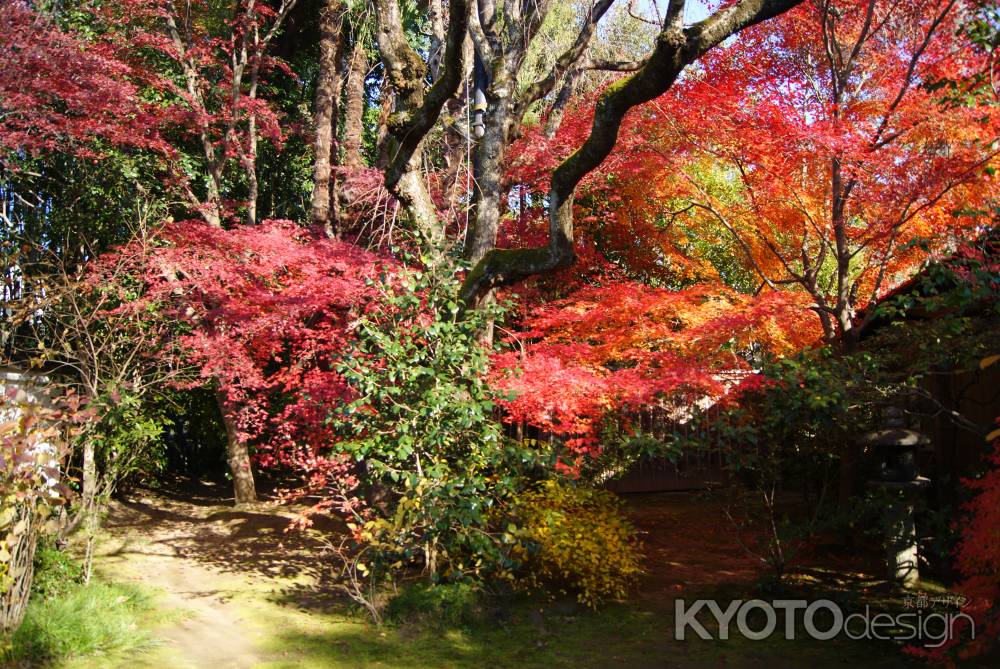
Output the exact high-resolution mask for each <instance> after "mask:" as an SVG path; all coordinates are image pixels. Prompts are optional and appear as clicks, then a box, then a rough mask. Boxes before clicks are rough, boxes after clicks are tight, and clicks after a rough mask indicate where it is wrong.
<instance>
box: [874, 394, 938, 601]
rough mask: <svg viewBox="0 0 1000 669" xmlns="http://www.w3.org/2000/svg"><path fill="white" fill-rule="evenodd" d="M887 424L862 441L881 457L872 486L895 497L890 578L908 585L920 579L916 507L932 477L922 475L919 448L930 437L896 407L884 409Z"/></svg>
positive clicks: (888, 529)
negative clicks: (912, 425) (909, 423)
mask: <svg viewBox="0 0 1000 669" xmlns="http://www.w3.org/2000/svg"><path fill="white" fill-rule="evenodd" d="M883 424H884V427H883V428H882V429H881V430H876V431H875V432H869V433H868V434H866V435H864V436H863V437H862V438H861V444H862V445H863V446H866V447H869V448H871V449H872V450H873V451H874V453H875V456H876V457H877V458H878V460H879V473H878V478H877V479H875V480H872V481H869V482H868V486H869V487H870V488H872V489H880V490H884V491H885V492H886V493H889V496H890V497H891V498H892V500H893V501H892V502H890V504H889V508H888V509H887V515H888V522H887V524H886V550H887V562H888V567H889V578H890V580H894V581H896V582H898V583H900V584H901V585H902V586H903V587H904V588H908V587H912V586H913V585H915V584H916V583H917V581H919V580H920V570H919V566H918V563H917V532H916V527H915V525H914V522H913V507H914V503H915V501H916V499H917V497H918V495H919V493H920V492H921V491H923V490H925V489H926V488H927V487H928V486H929V485H930V479H927V478H924V477H923V476H920V472H919V471H918V469H917V450H918V449H919V448H920V447H921V446H925V445H926V444H928V443H930V440H929V439H928V438H927V436H926V435H923V434H921V433H920V432H917V431H915V430H910V429H907V427H906V423H905V421H904V419H903V412H902V411H901V410H899V409H897V408H895V407H890V408H889V409H887V410H886V411H885V412H884V414H883Z"/></svg>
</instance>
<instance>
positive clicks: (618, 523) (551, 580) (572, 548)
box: [510, 481, 642, 608]
mask: <svg viewBox="0 0 1000 669" xmlns="http://www.w3.org/2000/svg"><path fill="white" fill-rule="evenodd" d="M514 517H515V518H516V522H517V523H518V524H519V525H520V527H515V528H510V529H512V530H513V532H512V534H515V535H516V536H517V537H518V538H519V539H520V543H519V544H518V548H517V549H516V550H515V551H514V553H515V555H516V556H517V557H519V558H520V559H521V560H522V562H523V564H524V566H525V568H526V569H527V570H528V571H527V576H526V579H525V581H524V584H525V585H527V586H528V587H532V588H546V589H549V590H552V589H555V591H556V592H559V593H563V594H570V593H572V594H575V595H576V598H577V600H578V601H579V602H580V603H582V604H586V605H587V606H590V607H592V608H594V607H596V606H597V605H598V604H600V603H601V602H603V601H605V600H608V599H614V600H621V599H624V598H625V597H626V595H627V594H628V590H629V588H630V587H631V586H632V585H633V584H634V583H635V580H636V579H637V578H638V576H639V574H641V573H642V569H641V560H642V555H641V546H640V544H639V541H638V539H637V538H636V532H635V528H633V527H632V524H631V523H629V522H628V520H627V519H626V518H625V517H624V516H623V515H622V513H621V501H620V500H619V499H618V497H617V496H615V495H614V494H613V493H610V492H608V491H605V490H594V489H589V488H580V487H574V486H571V485H568V484H564V483H560V482H558V481H546V482H545V483H543V484H542V485H541V486H540V487H538V488H537V489H535V490H533V491H530V492H527V493H525V494H523V495H521V496H520V497H519V498H518V500H517V502H516V504H515V508H514Z"/></svg>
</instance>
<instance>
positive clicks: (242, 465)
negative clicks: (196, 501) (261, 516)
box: [216, 391, 257, 505]
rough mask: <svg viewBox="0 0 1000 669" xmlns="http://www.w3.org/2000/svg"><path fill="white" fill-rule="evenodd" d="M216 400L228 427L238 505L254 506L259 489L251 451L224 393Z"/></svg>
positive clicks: (228, 454) (227, 433)
mask: <svg viewBox="0 0 1000 669" xmlns="http://www.w3.org/2000/svg"><path fill="white" fill-rule="evenodd" d="M216 399H217V400H218V403H219V412H220V413H221V414H222V423H223V425H225V427H226V455H227V461H228V463H229V473H230V474H231V475H232V477H233V493H234V498H235V500H236V504H237V505H239V504H252V503H253V502H256V501H257V488H256V486H255V485H254V480H253V469H252V468H251V466H250V450H249V449H248V448H247V445H246V442H244V441H243V440H242V439H240V438H239V435H238V434H237V432H236V425H235V424H234V423H233V419H232V417H231V416H230V415H229V412H228V410H227V408H226V399H225V397H224V396H223V394H222V391H217V393H216Z"/></svg>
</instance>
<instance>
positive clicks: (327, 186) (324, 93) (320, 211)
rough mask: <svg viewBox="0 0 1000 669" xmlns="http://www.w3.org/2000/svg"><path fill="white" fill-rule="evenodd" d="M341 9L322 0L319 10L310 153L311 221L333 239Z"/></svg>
mask: <svg viewBox="0 0 1000 669" xmlns="http://www.w3.org/2000/svg"><path fill="white" fill-rule="evenodd" d="M343 17H344V12H343V7H342V5H341V2H340V0H326V2H325V3H324V5H323V8H322V9H321V10H320V41H319V74H318V76H317V81H316V103H315V113H314V118H315V122H316V135H315V138H314V140H313V150H314V152H315V154H316V160H315V165H314V167H313V194H312V221H313V224H314V225H317V226H320V227H322V228H323V229H324V230H325V231H326V232H327V234H328V235H330V236H333V232H334V230H333V221H332V217H331V202H330V194H331V192H332V187H331V185H332V184H331V175H332V171H333V170H332V167H333V164H334V163H335V162H336V155H335V150H336V140H337V120H338V119H337V117H338V115H339V108H340V91H341V86H342V83H343V82H342V80H341V73H340V68H339V67H338V58H337V56H338V52H339V51H340V48H341V37H340V35H341V27H342V24H343Z"/></svg>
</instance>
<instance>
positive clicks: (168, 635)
mask: <svg viewBox="0 0 1000 669" xmlns="http://www.w3.org/2000/svg"><path fill="white" fill-rule="evenodd" d="M225 494H226V488H225V487H224V486H221V485H214V484H203V483H198V484H192V485H187V486H185V487H184V488H180V489H177V490H171V491H156V492H153V491H147V490H141V491H136V492H135V493H134V494H132V495H130V496H128V497H127V498H125V499H124V500H121V501H117V502H115V503H114V504H113V505H112V508H111V510H110V512H109V517H108V521H107V523H106V530H107V534H108V536H107V538H106V540H105V541H103V543H102V545H101V550H100V556H99V559H98V567H99V569H100V570H101V571H102V572H103V573H105V574H106V575H108V576H110V577H113V578H116V579H127V580H134V581H138V582H140V583H142V584H144V585H147V586H151V587H153V588H155V589H157V590H159V591H160V592H161V593H162V598H163V600H164V601H163V604H164V605H165V606H166V607H168V608H170V609H175V610H176V611H177V613H178V617H179V618H180V620H179V621H178V622H176V623H175V624H172V625H170V626H168V627H167V628H165V629H163V630H161V631H159V632H158V633H157V636H158V637H159V638H160V641H161V647H160V648H159V649H158V650H157V651H156V652H155V653H153V654H152V655H151V656H150V657H147V658H145V659H143V660H141V661H139V662H137V663H130V664H129V666H130V667H131V666H149V667H153V666H157V667H169V668H170V669H188V668H198V669H200V668H202V667H204V668H207V669H231V668H232V669H235V668H240V669H243V668H247V667H251V666H253V665H254V664H257V663H260V662H264V661H266V660H268V659H269V658H268V657H266V655H265V654H264V653H262V652H261V651H260V650H259V647H260V646H261V643H262V641H263V640H264V634H265V630H264V629H263V628H262V627H261V623H260V617H259V616H258V615H255V614H254V611H253V610H252V608H253V607H254V606H257V605H259V603H260V601H261V600H263V599H267V600H270V601H275V602H283V603H293V604H295V605H297V606H300V607H302V608H305V607H306V605H307V604H309V603H310V602H309V601H307V600H306V598H305V594H303V593H307V594H313V595H314V594H315V593H317V592H319V589H320V583H321V581H320V579H321V576H322V573H321V570H322V565H323V563H324V561H323V560H322V559H321V557H320V550H321V549H322V544H321V543H320V542H319V541H317V540H315V539H313V538H311V537H310V536H309V535H308V534H304V533H302V532H289V533H286V529H287V527H288V524H289V521H290V520H291V519H292V518H293V517H294V515H295V513H296V512H297V509H296V508H294V507H291V506H278V505H276V504H274V503H269V502H261V503H258V504H255V505H251V506H241V507H238V508H236V507H233V506H232V502H231V500H228V501H227V500H226V498H225ZM328 529H329V528H328Z"/></svg>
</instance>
